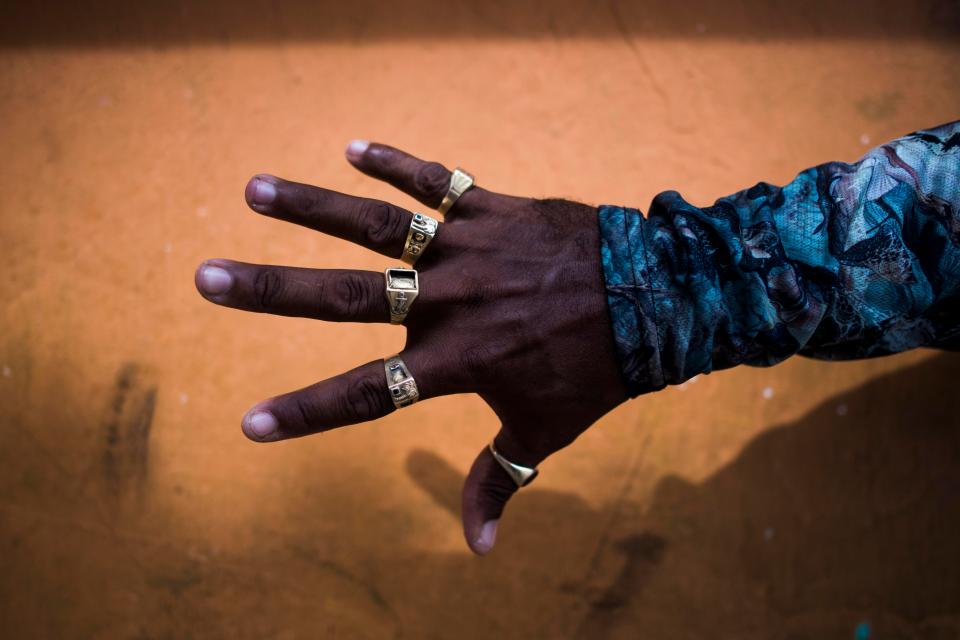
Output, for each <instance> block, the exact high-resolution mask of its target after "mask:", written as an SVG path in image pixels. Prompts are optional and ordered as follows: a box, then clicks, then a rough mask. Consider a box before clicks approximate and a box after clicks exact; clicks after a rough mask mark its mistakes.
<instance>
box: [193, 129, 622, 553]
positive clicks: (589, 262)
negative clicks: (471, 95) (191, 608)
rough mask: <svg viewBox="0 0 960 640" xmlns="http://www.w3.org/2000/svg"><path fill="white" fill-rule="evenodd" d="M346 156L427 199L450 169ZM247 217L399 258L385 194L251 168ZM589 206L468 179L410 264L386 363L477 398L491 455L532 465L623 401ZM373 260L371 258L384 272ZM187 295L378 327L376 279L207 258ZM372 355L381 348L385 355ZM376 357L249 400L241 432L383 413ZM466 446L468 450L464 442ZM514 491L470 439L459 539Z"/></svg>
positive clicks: (384, 314) (296, 429) (470, 537)
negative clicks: (396, 339) (409, 293)
mask: <svg viewBox="0 0 960 640" xmlns="http://www.w3.org/2000/svg"><path fill="white" fill-rule="evenodd" d="M347 159H348V160H349V161H350V162H351V164H353V165H354V166H355V167H356V168H357V169H359V170H360V171H362V172H364V173H366V174H367V175H369V176H372V177H374V178H377V179H380V180H384V181H386V182H388V183H390V184H392V185H393V186H395V187H396V188H398V189H400V190H401V191H403V192H404V193H407V194H409V195H411V196H413V197H414V198H416V199H417V200H419V201H420V202H422V203H423V204H424V205H426V206H428V207H431V208H436V207H437V206H438V205H439V204H440V202H441V200H442V199H443V196H444V194H445V193H446V192H447V188H448V186H449V184H450V177H451V174H450V172H449V171H448V170H447V169H446V168H444V167H443V166H442V165H440V164H437V163H435V162H424V161H422V160H419V159H417V158H414V157H413V156H410V155H408V154H406V153H404V152H402V151H399V150H397V149H394V148H392V147H389V146H386V145H381V144H369V145H368V144H366V143H364V142H361V141H355V142H353V143H351V145H350V147H348V149H347ZM246 200H247V204H248V205H249V206H250V208H251V209H253V210H254V211H256V212H257V213H260V214H263V215H266V216H271V217H274V218H279V219H281V220H286V221H288V222H294V223H297V224H300V225H303V226H305V227H309V228H311V229H314V230H316V231H320V232H323V233H327V234H329V235H332V236H336V237H338V238H343V239H345V240H349V241H351V242H356V243H358V244H360V245H363V246H365V247H367V248H368V249H372V250H373V251H377V252H379V253H382V254H384V255H386V256H390V257H391V258H399V257H400V255H401V254H402V251H403V247H404V243H405V241H406V238H407V232H408V229H409V227H410V222H411V219H412V215H413V214H411V212H409V211H406V210H404V209H402V208H400V207H397V206H394V205H392V204H389V203H387V202H380V201H377V200H369V199H365V198H358V197H354V196H349V195H345V194H342V193H337V192H335V191H330V190H328V189H323V188H321V187H314V186H310V185H305V184H298V183H295V182H288V181H286V180H282V179H280V178H276V177H274V176H270V175H258V176H255V177H254V178H252V179H251V180H250V182H249V183H248V184H247V187H246ZM599 246H600V240H599V229H598V226H597V214H596V209H594V208H593V207H589V206H586V205H583V204H578V203H575V202H569V201H565V200H534V199H531V198H518V197H513V196H506V195H501V194H498V193H493V192H491V191H487V190H485V189H482V188H480V187H474V188H472V189H470V190H469V191H467V192H466V193H465V194H463V196H461V198H460V199H459V200H458V201H457V202H456V204H455V205H454V206H453V208H452V209H451V210H450V212H448V214H447V215H446V218H445V220H444V222H443V224H441V225H440V228H439V230H438V231H437V234H436V238H435V239H434V240H433V242H432V243H431V244H430V245H429V247H428V248H427V250H426V251H425V252H424V255H423V257H421V258H420V259H419V260H418V261H417V263H416V269H417V270H418V271H419V280H420V295H419V297H418V298H417V299H416V301H415V303H414V304H413V306H412V307H411V310H410V313H409V315H408V316H407V318H406V321H405V323H404V324H405V325H406V327H407V342H406V346H405V347H404V349H403V351H401V352H400V356H401V357H402V358H403V360H404V361H405V362H406V364H407V366H408V367H409V369H410V372H411V373H412V374H413V376H414V377H415V379H416V381H417V385H418V387H419V391H420V399H426V398H430V397H433V396H440V395H447V394H454V393H468V392H469V393H478V394H479V395H480V396H481V397H482V398H483V399H484V400H485V401H486V402H487V404H489V405H490V407H491V408H492V409H493V410H494V411H495V412H496V414H497V416H498V417H499V418H500V421H501V426H500V431H499V433H498V434H497V436H496V439H495V443H496V448H497V450H498V451H499V452H500V453H501V454H502V455H503V456H504V457H506V458H507V459H508V460H510V461H512V462H514V463H517V464H520V465H524V466H528V467H535V466H536V465H538V464H539V463H540V462H541V461H542V460H544V459H545V458H546V457H547V456H549V455H550V454H552V453H554V452H555V451H557V450H559V449H561V448H563V447H565V446H566V445H568V444H570V443H571V442H572V441H573V440H574V439H575V438H576V437H577V436H578V435H579V434H580V433H582V432H583V431H584V430H586V429H587V428H588V427H589V426H590V425H591V424H593V423H594V422H595V421H596V420H597V419H598V418H599V417H600V416H602V415H603V414H605V413H606V412H608V411H609V410H611V409H612V408H613V407H615V406H616V405H618V404H620V403H621V402H623V401H624V400H626V398H627V391H626V389H625V387H624V384H623V381H622V379H621V375H620V371H619V368H618V366H617V360H616V355H615V352H614V345H613V337H612V333H611V328H610V319H609V315H608V312H607V303H606V298H605V294H604V285H603V276H602V269H601V264H600V251H599ZM385 266H387V265H385ZM196 285H197V289H198V290H199V291H200V293H201V294H202V295H203V296H204V297H205V298H206V299H208V300H210V301H211V302H214V303H216V304H220V305H224V306H228V307H234V308H237V309H243V310H246V311H257V312H263V313H274V314H279V315H287V316H302V317H309V318H317V319H319V320H328V321H334V322H389V319H390V314H389V308H388V304H387V300H386V297H385V295H384V277H383V273H381V272H375V271H359V270H349V269H344V270H340V269H336V270H333V269H302V268H293V267H283V266H268V265H257V264H247V263H242V262H235V261H232V260H223V259H216V260H207V261H206V262H204V263H203V264H202V265H200V267H199V268H198V269H197V272H196ZM385 355H386V354H385ZM394 410H395V408H394V405H393V402H392V401H391V398H390V394H389V392H388V389H387V381H386V377H385V375H384V369H383V361H382V360H377V361H375V362H370V363H367V364H365V365H362V366H360V367H357V368H356V369H353V370H351V371H348V372H346V373H344V374H341V375H339V376H336V377H334V378H330V379H328V380H323V381H321V382H318V383H316V384H314V385H311V386H309V387H306V388H304V389H300V390H298V391H293V392H291V393H287V394H284V395H281V396H277V397H274V398H270V399H268V400H264V401H263V402H260V403H259V404H257V405H255V406H254V407H253V408H252V409H251V410H250V411H249V412H248V413H247V414H246V416H245V417H244V418H243V422H242V427H243V432H244V433H245V434H246V435H247V437H249V438H250V439H251V440H254V441H256V442H273V441H276V440H284V439H287V438H296V437H299V436H305V435H310V434H313V433H317V432H321V431H327V430H329V429H334V428H336V427H342V426H346V425H350V424H356V423H360V422H366V421H368V420H375V419H377V418H380V417H381V416H385V415H387V414H388V413H391V412H392V411H394ZM478 444H480V443H478ZM516 488H517V487H516V484H515V483H514V481H513V480H512V479H511V478H510V476H508V475H507V473H506V472H505V471H504V470H503V469H502V468H501V467H500V466H499V464H497V462H496V461H495V459H494V458H493V456H492V455H491V453H490V452H489V450H488V449H487V448H486V447H484V448H483V450H482V451H481V452H480V454H479V456H477V459H476V460H475V461H474V463H473V466H472V467H471V469H470V472H469V474H468V476H467V479H466V482H465V484H464V488H463V505H462V516H463V527H464V535H465V537H466V540H467V544H468V545H469V546H470V548H471V549H472V550H473V551H474V552H476V553H478V554H485V553H487V552H488V551H490V549H491V548H492V547H493V544H494V541H495V538H496V529H497V522H498V520H499V518H500V516H501V513H502V511H503V508H504V505H505V504H506V502H507V500H508V499H509V498H510V496H511V495H512V494H513V493H514V491H516Z"/></svg>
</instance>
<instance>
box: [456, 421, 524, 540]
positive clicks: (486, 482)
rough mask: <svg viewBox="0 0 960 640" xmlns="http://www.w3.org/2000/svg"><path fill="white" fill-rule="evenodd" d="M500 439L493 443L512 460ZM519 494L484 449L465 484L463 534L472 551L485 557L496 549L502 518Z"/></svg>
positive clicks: (502, 470)
mask: <svg viewBox="0 0 960 640" xmlns="http://www.w3.org/2000/svg"><path fill="white" fill-rule="evenodd" d="M501 435H502V432H501ZM501 440H503V438H501V437H500V436H498V437H497V439H496V441H495V443H494V444H495V446H496V447H497V451H498V453H500V454H501V455H504V456H508V458H507V459H508V460H511V461H512V460H513V458H510V457H509V455H510V453H509V450H507V451H504V450H503V448H502V447H501ZM516 491H517V483H516V482H515V481H514V480H513V478H511V477H510V475H509V474H508V473H507V472H506V471H505V470H504V469H503V467H501V466H500V463H498V462H497V460H496V459H495V458H494V457H493V454H492V453H491V452H490V448H489V447H484V448H483V451H481V452H480V455H478V456H477V459H476V460H474V461H473V466H471V467H470V472H469V473H468V474H467V479H466V481H465V482H464V484H463V496H462V516H463V535H464V537H465V538H466V539H467V546H469V547H470V550H471V551H473V552H474V553H476V554H477V555H481V556H482V555H486V554H487V553H489V552H490V550H491V549H493V545H494V543H495V542H496V540H497V526H498V524H499V522H500V515H501V514H502V513H503V508H504V507H505V506H506V504H507V500H509V499H510V496H512V495H513V494H514V493H516Z"/></svg>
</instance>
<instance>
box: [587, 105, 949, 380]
mask: <svg viewBox="0 0 960 640" xmlns="http://www.w3.org/2000/svg"><path fill="white" fill-rule="evenodd" d="M599 222H600V231H601V258H602V261H603V270H604V279H605V282H606V291H607V301H608V304H609V309H610V316H611V320H612V323H613V331H614V339H615V342H616V346H617V352H618V356H619V358H620V365H621V368H622V370H623V373H624V376H625V379H626V382H627V386H628V388H629V390H630V393H631V395H638V394H641V393H646V392H649V391H654V390H657V389H660V388H663V387H664V386H666V385H668V384H679V383H681V382H683V381H684V380H687V379H688V378H691V377H693V376H694V375H697V374H699V373H707V372H710V371H714V370H719V369H726V368H728V367H732V366H735V365H737V364H748V365H754V366H769V365H773V364H776V363H777V362H780V361H781V360H784V359H786V358H788V357H790V356H791V355H793V354H795V353H799V354H801V355H806V356H811V357H815V358H825V359H849V358H867V357H872V356H880V355H886V354H891V353H896V352H899V351H905V350H907V349H912V348H914V347H919V346H933V347H937V346H941V347H946V348H951V347H952V348H956V346H957V345H958V343H960V122H954V123H952V124H948V125H944V126H941V127H938V128H935V129H929V130H924V131H918V132H916V133H912V134H910V135H907V136H905V137H903V138H900V139H898V140H895V141H893V142H890V143H888V144H885V145H882V146H880V147H877V148H876V149H873V150H872V151H870V152H869V153H868V154H867V155H866V156H864V157H863V158H862V159H861V160H860V161H859V162H857V163H855V164H846V163H840V162H831V163H828V164H823V165H820V166H817V167H813V168H812V169H808V170H806V171H804V172H803V173H801V174H800V175H799V176H797V177H796V179H794V180H793V182H791V183H789V184H787V185H786V186H783V187H777V186H773V185H770V184H766V183H760V184H757V185H756V186H754V187H752V188H750V189H747V190H745V191H741V192H739V193H736V194H734V195H732V196H728V197H726V198H721V199H720V200H717V201H716V202H715V203H714V204H713V206H710V207H703V208H698V207H694V206H692V205H690V204H689V203H687V202H685V201H684V200H683V198H681V196H680V194H678V193H677V192H675V191H667V192H664V193H661V194H659V195H658V196H657V197H656V198H655V199H654V201H653V203H652V205H651V207H650V212H649V214H648V216H647V217H646V218H644V217H643V216H642V215H641V214H640V212H639V211H637V210H636V209H628V208H623V207H614V206H602V207H600V209H599Z"/></svg>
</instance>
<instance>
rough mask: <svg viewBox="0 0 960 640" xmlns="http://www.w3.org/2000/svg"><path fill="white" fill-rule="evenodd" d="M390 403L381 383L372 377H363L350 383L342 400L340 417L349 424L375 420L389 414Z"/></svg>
mask: <svg viewBox="0 0 960 640" xmlns="http://www.w3.org/2000/svg"><path fill="white" fill-rule="evenodd" d="M388 401H389V398H387V394H386V392H385V391H384V390H383V389H382V388H381V385H380V383H379V381H378V380H376V379H374V378H373V377H371V376H363V377H360V378H357V379H356V380H352V381H351V382H350V383H349V385H348V387H347V393H346V395H345V396H344V397H343V398H342V399H341V406H340V415H342V416H343V417H344V419H345V420H346V421H347V422H366V421H367V420H373V419H374V418H379V417H380V416H382V415H385V414H386V413H387V412H388V410H389V407H388V406H387V402H388Z"/></svg>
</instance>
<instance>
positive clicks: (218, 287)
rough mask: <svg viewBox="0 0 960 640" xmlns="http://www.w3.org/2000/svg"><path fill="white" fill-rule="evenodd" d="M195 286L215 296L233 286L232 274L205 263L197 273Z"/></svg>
mask: <svg viewBox="0 0 960 640" xmlns="http://www.w3.org/2000/svg"><path fill="white" fill-rule="evenodd" d="M197 276H198V277H197V286H199V287H200V290H201V291H202V292H204V293H205V294H207V295H211V296H215V295H219V294H221V293H226V292H227V291H230V287H232V286H233V276H232V275H230V272H229V271H227V270H226V269H223V268H221V267H214V266H211V265H205V266H203V267H201V268H200V273H199V274H197Z"/></svg>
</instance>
